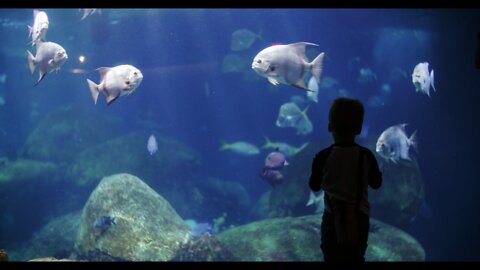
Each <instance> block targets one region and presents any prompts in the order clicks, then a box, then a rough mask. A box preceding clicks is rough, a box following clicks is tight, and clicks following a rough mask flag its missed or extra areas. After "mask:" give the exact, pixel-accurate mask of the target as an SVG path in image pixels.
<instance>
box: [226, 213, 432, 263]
mask: <svg viewBox="0 0 480 270" xmlns="http://www.w3.org/2000/svg"><path fill="white" fill-rule="evenodd" d="M321 220H322V215H309V216H302V217H287V218H274V219H267V220H262V221H257V222H253V223H249V224H247V225H242V226H237V227H235V228H232V229H229V230H226V231H224V232H222V233H221V234H219V235H217V237H218V239H219V240H220V242H221V243H222V244H223V245H224V246H227V247H228V248H229V250H230V252H231V253H232V254H233V256H234V260H238V261H323V254H322V251H321V249H320V243H321V239H320V233H321V231H320V225H321ZM370 224H371V225H372V226H374V227H375V228H377V229H376V230H374V231H373V232H370V234H369V241H368V243H369V245H368V248H367V251H366V254H365V259H366V261H424V260H425V251H424V249H423V247H422V246H421V245H420V243H419V242H418V241H417V240H415V239H414V238H413V237H412V236H410V235H409V234H407V233H405V232H404V231H402V230H400V229H397V228H395V227H393V226H390V225H388V224H386V223H383V222H380V221H378V220H375V219H371V220H370Z"/></svg>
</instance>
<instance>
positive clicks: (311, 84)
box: [307, 76, 318, 102]
mask: <svg viewBox="0 0 480 270" xmlns="http://www.w3.org/2000/svg"><path fill="white" fill-rule="evenodd" d="M308 89H310V90H311V91H307V98H308V100H311V101H313V102H318V83H317V81H316V80H315V78H314V77H313V76H312V77H310V80H309V81H308Z"/></svg>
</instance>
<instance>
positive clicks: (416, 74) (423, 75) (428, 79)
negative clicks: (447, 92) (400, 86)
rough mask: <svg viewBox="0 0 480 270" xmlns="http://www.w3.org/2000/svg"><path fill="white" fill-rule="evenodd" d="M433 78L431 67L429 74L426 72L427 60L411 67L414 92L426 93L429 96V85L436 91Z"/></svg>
mask: <svg viewBox="0 0 480 270" xmlns="http://www.w3.org/2000/svg"><path fill="white" fill-rule="evenodd" d="M433 79H434V76H433V69H432V71H431V72H430V75H429V74H428V62H423V63H419V64H417V65H416V66H415V68H414V69H413V73H412V82H413V85H414V86H415V91H416V92H421V93H424V94H427V96H428V97H430V85H431V86H432V88H433V91H437V90H435V85H434V83H433Z"/></svg>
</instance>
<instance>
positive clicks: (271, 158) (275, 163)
mask: <svg viewBox="0 0 480 270" xmlns="http://www.w3.org/2000/svg"><path fill="white" fill-rule="evenodd" d="M286 165H288V162H287V160H285V155H284V154H283V153H281V152H279V151H278V148H277V149H275V151H273V152H271V153H270V154H268V156H267V157H266V158H265V167H266V168H267V169H272V170H280V169H282V168H283V166H286Z"/></svg>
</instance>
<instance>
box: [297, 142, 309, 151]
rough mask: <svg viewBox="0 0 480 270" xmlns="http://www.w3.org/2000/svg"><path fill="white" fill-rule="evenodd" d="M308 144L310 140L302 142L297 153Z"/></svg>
mask: <svg viewBox="0 0 480 270" xmlns="http://www.w3.org/2000/svg"><path fill="white" fill-rule="evenodd" d="M308 144H309V142H306V143H304V144H302V145H301V146H300V147H299V148H298V151H297V153H298V152H300V151H302V150H303V149H305V147H307V146H308Z"/></svg>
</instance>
